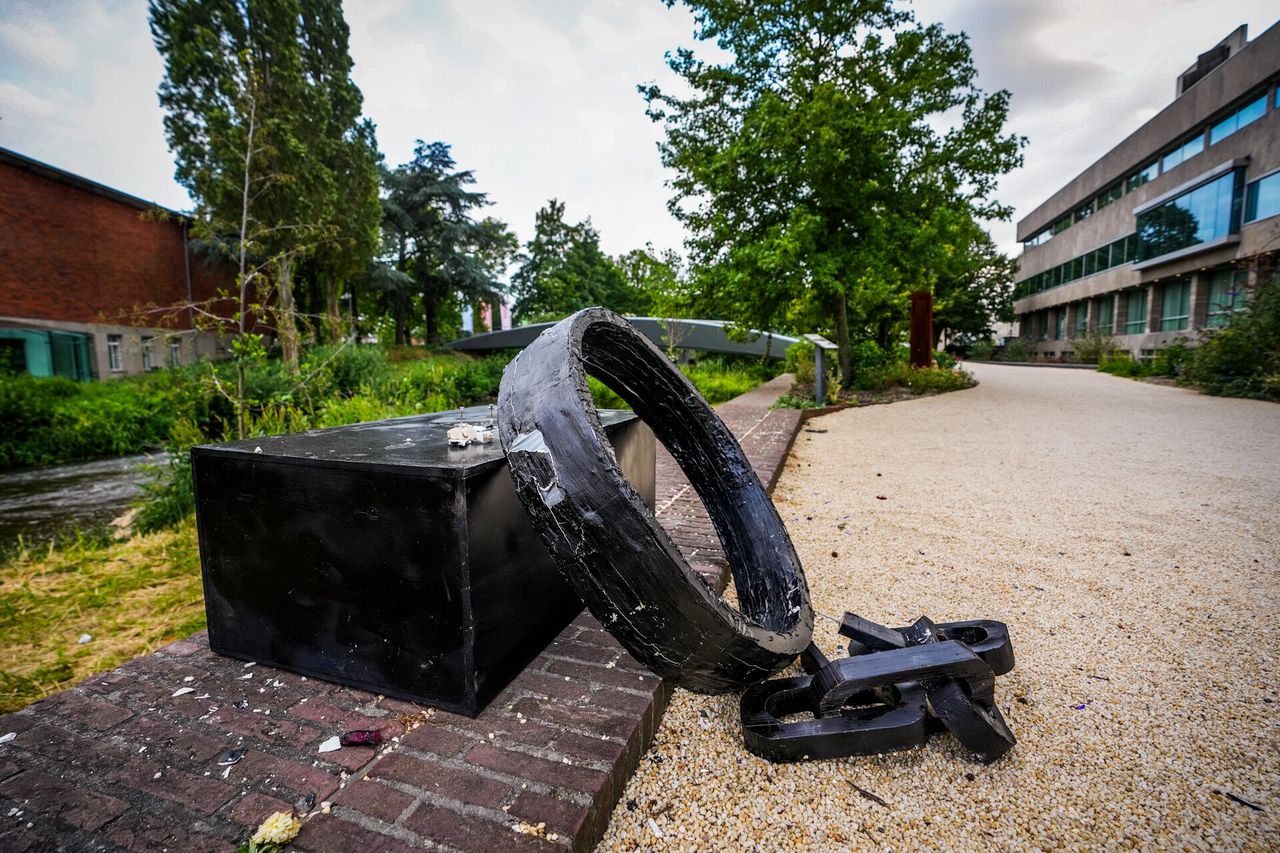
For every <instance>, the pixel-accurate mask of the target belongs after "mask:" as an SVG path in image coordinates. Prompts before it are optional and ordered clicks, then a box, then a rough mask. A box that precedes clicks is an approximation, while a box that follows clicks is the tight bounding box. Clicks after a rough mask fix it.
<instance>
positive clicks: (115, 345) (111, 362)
mask: <svg viewBox="0 0 1280 853" xmlns="http://www.w3.org/2000/svg"><path fill="white" fill-rule="evenodd" d="M107 367H109V368H110V369H111V372H112V373H119V372H120V371H122V370H124V363H123V362H122V361H121V360H120V336H119V335H107Z"/></svg>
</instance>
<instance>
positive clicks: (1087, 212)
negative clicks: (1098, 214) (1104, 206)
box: [1074, 199, 1093, 222]
mask: <svg viewBox="0 0 1280 853" xmlns="http://www.w3.org/2000/svg"><path fill="white" fill-rule="evenodd" d="M1074 216H1075V221H1076V222H1082V221H1084V220H1085V219H1088V218H1089V217H1090V216H1093V199H1089V200H1088V201H1087V202H1085V203H1084V204H1082V205H1080V206H1079V207H1077V208H1076V212H1075V214H1074Z"/></svg>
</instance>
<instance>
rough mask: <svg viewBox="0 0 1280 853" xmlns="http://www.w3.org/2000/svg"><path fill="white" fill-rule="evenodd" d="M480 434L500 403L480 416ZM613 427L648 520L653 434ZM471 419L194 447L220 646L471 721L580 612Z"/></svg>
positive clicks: (498, 455) (212, 618)
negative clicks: (457, 439)
mask: <svg viewBox="0 0 1280 853" xmlns="http://www.w3.org/2000/svg"><path fill="white" fill-rule="evenodd" d="M462 417H463V418H464V419H465V420H466V421H467V422H468V423H471V424H481V423H484V422H486V421H487V420H488V418H489V408H488V407H478V408H474V409H468V410H466V411H465V412H463V413H462ZM600 417H601V421H602V423H603V424H604V427H605V431H606V433H607V434H608V436H609V440H610V442H611V443H612V445H613V448H614V451H615V454H616V456H617V458H618V462H619V463H620V464H621V466H622V469H623V471H624V472H625V473H626V475H627V478H628V479H629V480H630V481H631V483H632V484H633V485H634V486H635V487H636V488H637V489H638V490H639V492H640V494H641V495H643V496H644V498H645V500H646V501H647V502H648V503H649V506H650V507H651V508H652V506H653V500H654V449H655V445H654V439H653V433H651V432H650V431H649V428H648V427H647V426H645V425H644V423H643V422H641V421H640V420H639V419H637V418H636V417H635V416H634V415H632V414H631V413H629V412H615V411H604V412H601V415H600ZM458 421H459V412H457V411H453V412H447V413H437V414H430V415H415V416H413V417H408V418H396V419H394V420H387V421H378V422H376V423H366V424H354V425H352V426H346V427H337V428H334V429H326V430H313V431H311V432H305V433H295V434H292V435H282V436H274V437H270V438H257V439H249V440H247V441H238V442H233V443H230V444H222V445H214V446H204V447H197V448H195V449H194V450H193V451H192V461H193V464H194V469H195V484H196V516H197V520H198V522H199V530H200V560H201V565H202V570H203V574H204V596H205V609H206V611H207V614H208V620H209V645H210V646H211V647H212V648H213V650H214V651H215V652H218V653H219V654H224V655H229V656H231V657H236V658H241V659H244V660H253V661H259V662H261V663H264V664H271V665H273V666H278V667H281V668H283V669H287V670H291V671H293V672H298V673H302V674H303V675H308V676H315V677H318V678H321V679H326V680H329V681H334V682H338V683H341V684H346V685H349V686H352V687H358V688H362V689H365V690H371V691H374V692H377V693H382V694H386V695H389V696H396V697H400V698H403V699H409V700H411V701H414V702H417V703H419V704H420V705H422V707H423V708H427V707H438V708H443V709H447V710H451V711H457V712H460V713H463V714H467V715H470V716H475V715H476V714H478V713H479V712H480V711H481V710H483V708H484V706H485V705H486V704H487V703H488V702H489V701H490V700H491V699H493V697H494V696H496V695H497V694H498V693H499V692H500V691H501V690H502V688H503V687H505V686H506V685H507V683H508V682H510V681H511V679H512V678H514V677H515V675H516V674H517V673H519V672H520V670H521V669H523V668H524V667H525V666H526V665H527V664H528V663H529V661H530V660H532V659H533V658H534V657H535V656H536V655H537V654H538V652H540V651H541V650H542V649H543V648H545V647H546V645H547V644H548V643H549V642H550V641H551V640H552V639H554V638H555V636H556V635H557V634H559V632H560V631H561V630H563V629H564V627H565V625H567V624H568V623H569V622H570V621H572V620H573V618H574V617H575V616H576V615H577V614H578V612H579V611H580V610H581V609H582V604H581V602H580V601H579V600H578V598H577V596H576V595H575V594H574V592H573V590H572V589H571V588H570V586H569V584H568V583H567V582H566V581H565V580H564V579H563V578H562V577H561V575H560V573H559V571H558V570H557V569H556V567H555V565H554V564H553V563H552V562H551V558H550V556H549V555H548V554H547V552H546V550H545V549H544V548H543V546H542V543H541V542H540V541H539V539H538V537H537V535H536V533H535V531H534V530H533V527H532V525H531V523H530V521H529V519H528V516H527V515H526V514H525V511H524V508H523V507H522V506H521V505H520V502H519V500H517V498H516V495H515V491H514V489H513V488H512V485H511V476H510V474H509V472H508V471H507V463H506V460H505V458H504V457H503V454H502V449H501V447H500V446H499V445H498V444H497V443H496V436H495V442H494V443H493V444H487V445H474V444H473V445H471V446H469V447H466V448H462V449H457V448H450V447H449V446H448V444H447V437H446V433H447V431H448V429H449V428H450V427H451V426H455V425H456V424H457V423H458Z"/></svg>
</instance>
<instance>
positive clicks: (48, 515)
mask: <svg viewBox="0 0 1280 853" xmlns="http://www.w3.org/2000/svg"><path fill="white" fill-rule="evenodd" d="M164 460H165V456H164V454H154V455H148V454H142V455H139V456H122V457H118V458H115V459H97V460H94V461H92V462H68V463H66V464H64V465H51V466H48V467H45V468H21V469H17V470H11V471H0V553H3V552H6V551H8V550H9V549H10V548H12V547H13V545H14V544H16V542H17V540H18V537H19V536H21V537H22V538H23V540H24V541H26V542H28V543H32V542H44V541H48V540H50V539H52V538H53V537H54V536H55V535H56V534H58V533H59V532H61V531H65V530H70V529H73V528H75V527H80V528H89V527H93V526H94V525H97V524H105V523H107V522H109V521H111V520H112V519H113V518H116V517H117V516H119V515H120V514H121V513H123V512H124V511H125V510H126V509H128V508H129V503H130V502H131V501H132V500H133V499H134V498H135V497H136V496H137V495H138V494H139V492H141V488H140V485H139V484H140V483H143V482H145V481H146V480H147V479H149V478H150V476H151V474H150V472H149V471H147V470H146V466H147V465H157V464H162V463H163V462H164Z"/></svg>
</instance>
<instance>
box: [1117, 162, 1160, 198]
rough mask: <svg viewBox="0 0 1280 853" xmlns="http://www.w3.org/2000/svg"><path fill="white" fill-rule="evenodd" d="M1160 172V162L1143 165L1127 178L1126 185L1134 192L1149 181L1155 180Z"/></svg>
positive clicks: (1127, 188) (1126, 187)
mask: <svg viewBox="0 0 1280 853" xmlns="http://www.w3.org/2000/svg"><path fill="white" fill-rule="evenodd" d="M1158 174H1160V172H1159V167H1158V164H1156V163H1151V164H1150V165H1147V166H1143V167H1142V168H1141V169H1139V170H1138V171H1136V172H1134V173H1133V174H1132V175H1130V176H1129V177H1127V178H1125V181H1124V187H1125V189H1126V190H1128V191H1129V192H1133V191H1134V190H1136V189H1137V188H1138V187H1140V186H1142V185H1143V184H1145V183H1146V182H1147V181H1151V180H1154V179H1155V177H1156V175H1158Z"/></svg>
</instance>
